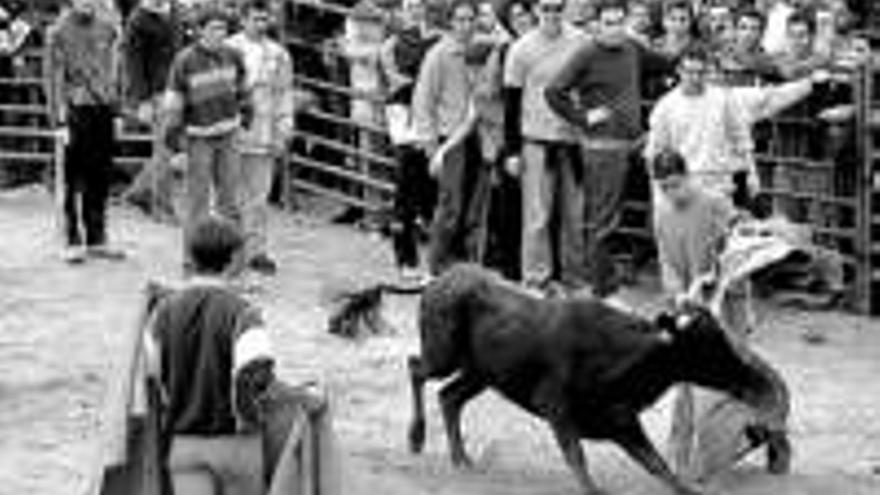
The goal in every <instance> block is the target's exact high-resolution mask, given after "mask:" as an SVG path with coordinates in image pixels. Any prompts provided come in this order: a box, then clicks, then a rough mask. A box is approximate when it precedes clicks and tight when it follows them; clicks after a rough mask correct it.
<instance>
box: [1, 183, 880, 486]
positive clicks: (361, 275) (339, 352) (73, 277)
mask: <svg viewBox="0 0 880 495" xmlns="http://www.w3.org/2000/svg"><path fill="white" fill-rule="evenodd" d="M51 211H52V210H51V203H50V199H49V197H48V196H47V195H46V194H45V193H43V192H42V191H40V190H37V189H24V190H16V191H5V192H3V193H0V495H6V494H9V495H12V494H16V495H18V494H23V493H27V494H28V495H58V494H62V493H63V494H80V493H83V489H84V487H85V484H86V483H87V481H88V478H89V476H90V475H91V474H92V473H91V471H92V465H93V462H92V459H93V454H94V448H95V447H94V445H95V435H96V431H97V412H98V410H99V407H100V405H101V402H102V398H103V396H104V393H105V389H106V384H107V382H108V376H107V373H108V370H109V369H110V365H111V363H112V362H113V359H114V357H115V354H114V352H115V351H116V350H117V349H118V348H119V346H120V343H121V336H122V334H123V332H124V331H126V330H127V329H128V328H130V326H131V325H132V320H133V318H134V316H135V312H136V305H137V303H138V301H139V299H138V291H139V289H140V288H141V287H142V286H143V284H144V282H145V280H147V279H148V278H150V277H158V278H173V277H175V276H176V274H177V268H178V255H179V252H180V249H179V245H178V242H179V236H178V234H177V232H176V230H175V229H172V228H171V227H168V226H163V225H157V224H154V223H150V222H148V221H146V220H144V219H143V218H141V217H139V216H138V215H136V214H134V213H130V212H126V211H120V210H114V211H113V212H112V217H111V226H112V235H113V237H114V238H115V239H116V240H117V241H119V242H120V243H121V244H122V245H123V246H124V247H126V248H127V249H128V250H129V251H130V252H131V254H132V257H131V259H130V260H129V261H127V262H126V263H123V264H110V263H93V264H87V265H85V266H81V267H68V266H65V265H64V264H63V263H61V262H60V261H59V259H58V247H57V246H58V242H57V238H58V237H57V234H56V230H55V228H54V226H53V222H52V217H51ZM272 230H273V252H274V253H276V254H277V255H278V257H279V259H280V262H281V264H282V269H281V271H280V273H279V274H278V276H276V277H275V278H272V279H264V280H262V281H261V283H262V284H263V287H264V290H263V291H262V292H261V293H260V294H259V295H257V296H256V298H257V299H258V300H259V301H260V303H261V304H262V305H263V306H264V308H265V309H266V313H267V317H268V319H269V321H270V323H271V325H272V329H273V332H274V339H275V343H276V346H277V348H278V351H279V353H280V359H281V372H282V374H283V377H284V378H285V379H288V380H292V381H296V380H300V379H306V378H318V379H319V380H321V381H323V383H324V384H325V385H326V386H327V387H328V388H329V390H330V392H331V395H332V398H333V404H334V408H335V411H336V426H337V429H338V432H339V435H340V439H341V444H342V447H343V448H344V450H345V453H346V456H345V457H346V459H345V461H346V462H345V472H346V487H347V489H346V493H347V494H370V495H372V494H387V495H422V494H425V495H427V494H443V495H447V494H448V495H453V494H454V495H477V494H486V495H501V494H505V495H517V494H553V495H556V494H559V495H562V494H574V493H576V492H577V490H576V487H575V484H574V482H573V480H572V479H571V477H570V476H569V475H568V473H567V471H566V470H565V469H564V467H563V465H562V461H561V458H560V456H559V454H558V452H557V450H556V448H555V446H554V444H553V442H552V439H551V438H550V434H549V432H548V431H547V430H546V429H545V428H544V427H543V426H542V425H541V424H540V423H538V422H537V421H535V420H534V419H532V418H530V417H529V416H527V415H526V414H524V413H523V412H521V411H519V410H517V409H516V408H514V407H513V406H511V405H510V404H507V403H505V402H503V401H502V400H499V398H498V397H497V396H494V395H492V394H486V395H485V396H483V397H480V398H479V399H478V400H476V401H474V402H473V403H472V404H471V405H470V406H469V408H468V409H467V410H466V412H465V421H464V423H465V424H464V429H465V435H466V437H467V442H468V446H469V448H470V451H471V453H472V454H473V456H474V458H475V460H476V461H477V467H476V468H475V469H474V470H473V471H457V470H455V469H453V468H452V467H451V466H450V463H449V461H448V459H447V456H446V444H445V440H444V438H443V436H442V434H441V424H440V419H439V417H438V415H437V408H436V402H435V401H434V400H433V395H431V396H430V397H431V400H429V405H430V409H429V430H428V443H427V449H426V453H425V454H423V455H421V456H411V455H409V454H408V453H407V451H406V446H405V431H406V426H407V423H408V420H409V414H410V407H409V393H408V382H407V379H406V374H405V370H404V358H405V356H406V355H407V354H408V353H410V352H412V351H413V350H414V349H415V348H416V346H417V339H416V333H415V327H414V319H413V318H414V304H413V303H414V301H413V300H412V299H406V298H392V299H391V300H389V301H388V303H387V304H386V308H385V313H386V315H387V316H388V318H389V319H390V320H391V321H392V322H393V323H394V324H395V325H396V327H397V328H398V329H399V334H398V335H395V336H388V337H382V338H375V339H371V340H369V341H366V342H364V343H352V342H347V341H341V340H339V339H336V338H334V337H332V336H329V335H327V334H326V332H325V320H326V309H327V308H326V306H325V304H324V300H325V296H326V294H327V292H328V290H331V289H332V288H333V287H339V286H340V285H344V284H346V283H347V281H351V280H357V279H379V278H382V277H390V276H391V275H392V273H393V271H392V266H391V255H390V249H389V248H388V246H387V243H386V242H384V241H382V240H381V239H378V238H375V237H372V236H369V235H366V234H364V233H361V232H357V231H355V230H352V229H349V228H343V227H335V226H328V225H326V223H325V222H323V221H321V220H320V219H318V218H316V217H314V216H305V215H301V214H300V215H281V214H278V215H276V216H275V217H274V218H273V223H272ZM655 294H656V291H655V290H652V289H651V287H650V284H643V286H642V287H640V288H639V289H637V290H630V291H628V292H627V294H626V298H627V299H628V300H629V301H630V302H631V303H632V304H634V305H636V306H637V307H638V308H639V310H640V311H645V312H646V313H651V311H652V310H653V308H654V302H653V301H654V300H655V299H656V298H655V297H654V295H655ZM760 315H761V318H762V322H763V324H762V325H761V330H760V332H759V335H758V336H757V340H756V343H757V346H758V347H759V348H760V350H761V351H762V352H763V353H765V354H766V355H767V356H768V357H770V358H771V359H772V361H773V362H775V363H776V364H777V365H778V366H779V367H780V369H781V370H782V371H783V372H784V374H785V376H786V377H787V379H788V380H789V382H790V385H791V387H792V389H793V393H794V400H795V404H794V418H793V424H792V430H793V439H794V442H795V448H796V459H795V464H794V474H792V475H791V476H788V477H783V478H772V477H768V476H766V475H763V474H761V473H760V472H759V471H758V470H757V466H758V464H757V461H760V459H757V460H750V461H749V462H746V464H745V465H744V466H743V467H742V468H741V469H738V470H737V471H736V472H734V473H731V474H729V475H726V476H724V477H722V478H720V479H718V480H717V481H716V482H715V483H714V484H713V486H712V487H711V491H710V492H711V493H719V494H720V493H728V494H755V495H758V494H768V495H769V494H792V495H794V494H798V495H800V494H805V495H813V494H815V495H820V494H821V495H827V494H843V495H850V494H852V495H856V494H866V495H867V494H877V493H880V321H877V320H874V321H870V320H867V319H861V318H855V317H852V316H846V315H839V314H803V313H796V312H790V311H781V310H777V309H774V310H771V309H768V308H760ZM808 328H814V329H817V330H821V331H823V332H824V333H825V334H826V335H827V336H828V342H827V343H826V344H825V345H821V346H812V345H808V344H806V343H804V342H803V341H802V340H801V338H800V336H801V334H802V333H803V332H804V331H805V330H807V329H808ZM434 390H436V386H434V387H431V388H430V389H429V391H434ZM645 419H646V421H647V423H648V424H649V430H650V433H651V435H652V436H653V437H654V438H655V439H657V441H658V442H661V445H662V442H663V441H664V439H665V434H666V430H667V425H668V399H664V400H663V401H661V404H659V405H658V406H657V407H656V408H654V409H653V410H651V411H649V412H648V413H646V414H645ZM586 448H587V453H588V456H589V458H590V461H591V467H592V470H593V472H594V474H595V476H596V478H597V480H598V481H599V482H600V483H601V484H602V485H603V486H605V487H607V488H608V489H609V491H610V492H611V493H621V494H623V493H627V494H634V495H637V494H655V493H657V494H662V493H667V492H666V491H665V489H664V488H663V487H661V486H660V485H659V484H657V483H656V482H655V481H653V480H652V479H650V478H649V477H648V476H647V475H645V474H644V473H642V472H641V470H640V469H638V468H637V467H636V466H635V465H633V464H632V463H631V462H630V461H629V460H627V459H626V458H625V457H624V456H623V455H622V454H621V453H620V452H619V451H618V450H617V449H616V448H614V447H613V446H608V445H586Z"/></svg>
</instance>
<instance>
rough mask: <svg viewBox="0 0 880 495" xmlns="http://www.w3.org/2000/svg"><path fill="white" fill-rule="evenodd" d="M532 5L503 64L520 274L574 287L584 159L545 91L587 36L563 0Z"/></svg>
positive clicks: (538, 282) (546, 285)
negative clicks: (533, 22) (534, 17)
mask: <svg viewBox="0 0 880 495" xmlns="http://www.w3.org/2000/svg"><path fill="white" fill-rule="evenodd" d="M537 11H538V27H537V29H533V30H532V31H529V32H528V33H526V34H525V35H524V36H523V37H522V38H520V39H519V40H517V41H516V42H514V43H513V45H512V46H511V47H510V51H509V53H508V56H507V61H506V63H505V71H504V88H505V89H504V92H505V113H506V118H505V124H506V127H507V129H506V132H505V134H506V141H507V145H508V153H509V154H510V158H509V159H508V165H509V168H511V169H513V170H514V171H517V170H516V169H521V170H519V171H518V172H519V174H520V177H521V180H520V182H521V187H522V197H523V231H522V254H521V257H522V259H521V263H522V265H521V266H522V279H523V281H524V282H525V284H526V285H528V286H530V287H533V288H537V289H541V290H546V289H550V288H551V285H552V284H551V283H560V282H561V283H562V284H563V285H565V286H567V288H569V289H577V288H579V286H581V285H583V284H584V283H585V282H586V280H585V278H586V277H585V274H584V268H585V266H584V265H585V262H586V260H585V258H584V252H583V251H584V249H583V225H582V224H583V210H584V189H583V165H582V163H581V157H580V150H579V148H578V144H577V136H576V134H575V130H574V128H573V127H572V126H571V124H569V123H568V122H566V121H565V120H564V119H562V118H561V117H559V116H558V115H557V114H556V113H555V112H553V110H551V109H550V107H549V105H548V104H547V100H546V99H545V98H544V91H545V90H546V89H547V86H548V85H549V84H550V82H551V81H552V80H553V78H554V77H555V76H556V74H557V73H558V72H559V71H560V70H561V69H562V67H563V65H564V64H565V63H566V62H567V61H568V57H569V56H570V55H571V53H572V52H573V51H574V50H576V49H577V48H579V46H580V45H581V44H583V43H585V42H586V39H585V36H584V34H583V33H582V32H581V31H580V30H579V29H577V28H575V27H573V26H571V25H569V24H568V23H567V22H565V21H564V20H563V13H564V11H565V0H539V2H538V4H537ZM520 161H521V162H522V163H521V164H520ZM520 165H521V166H520ZM554 210H556V211H554ZM557 216H558V218H559V220H560V221H559V224H560V225H559V229H558V230H557V232H556V234H557V236H558V239H555V238H554V232H553V229H552V228H551V223H552V222H551V220H552V219H553V218H554V217H557Z"/></svg>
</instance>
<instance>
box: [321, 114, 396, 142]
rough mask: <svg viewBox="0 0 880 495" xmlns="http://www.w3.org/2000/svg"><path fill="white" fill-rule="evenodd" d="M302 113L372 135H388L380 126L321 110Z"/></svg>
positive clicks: (386, 130)
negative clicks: (371, 133) (368, 132)
mask: <svg viewBox="0 0 880 495" xmlns="http://www.w3.org/2000/svg"><path fill="white" fill-rule="evenodd" d="M304 113H306V114H309V115H311V116H313V117H317V118H319V119H322V120H326V121H327V122H330V123H333V124H338V125H344V126H349V127H353V128H357V129H362V130H365V131H370V132H373V133H375V134H377V135H380V136H387V135H388V129H386V128H384V127H381V126H378V125H375V124H365V123H363V122H358V121H356V120H352V119H350V118H348V117H341V116H339V115H334V114H332V113H327V112H324V111H321V110H314V109H309V110H307V111H305V112H304Z"/></svg>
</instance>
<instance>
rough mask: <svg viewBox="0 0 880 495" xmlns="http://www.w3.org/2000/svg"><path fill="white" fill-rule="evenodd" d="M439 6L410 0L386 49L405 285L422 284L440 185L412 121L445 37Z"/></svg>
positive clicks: (398, 252) (397, 253)
mask: <svg viewBox="0 0 880 495" xmlns="http://www.w3.org/2000/svg"><path fill="white" fill-rule="evenodd" d="M444 14H445V13H444V12H443V6H442V5H441V4H440V3H439V2H431V1H428V2H426V1H424V0H407V1H406V2H404V4H403V9H402V11H401V12H400V19H399V20H400V26H399V29H398V30H397V31H396V32H394V33H393V34H392V35H391V36H389V37H388V39H387V40H386V41H385V43H384V44H383V46H382V53H381V68H382V75H383V77H384V84H385V87H386V88H387V101H386V105H385V122H386V124H387V125H388V134H389V137H390V139H391V145H392V147H393V150H394V157H395V160H396V161H397V175H396V177H395V180H396V188H395V192H394V217H395V218H394V222H393V224H392V228H391V236H392V244H393V248H394V257H395V262H396V264H397V267H398V269H399V271H400V277H401V279H402V280H403V281H405V282H408V281H420V280H422V279H423V278H424V276H425V274H424V273H423V272H422V270H421V269H420V268H419V267H420V264H421V262H420V257H419V240H420V238H421V237H422V235H423V234H424V233H425V232H427V228H428V225H429V224H430V222H431V218H432V216H433V214H434V206H435V204H436V201H437V186H436V183H435V182H434V181H433V179H431V177H430V176H429V175H428V157H427V156H426V155H425V152H424V150H423V149H421V147H420V146H419V142H418V136H417V135H416V133H415V130H414V127H413V123H412V111H411V108H412V107H411V104H412V97H413V88H414V87H415V80H416V77H418V74H419V67H420V66H421V64H422V61H423V60H424V58H425V54H426V53H427V52H428V50H429V49H430V48H431V47H432V46H433V45H434V43H436V42H437V40H438V39H439V38H440V36H441V33H440V31H439V24H440V23H441V22H442V20H443V16H444Z"/></svg>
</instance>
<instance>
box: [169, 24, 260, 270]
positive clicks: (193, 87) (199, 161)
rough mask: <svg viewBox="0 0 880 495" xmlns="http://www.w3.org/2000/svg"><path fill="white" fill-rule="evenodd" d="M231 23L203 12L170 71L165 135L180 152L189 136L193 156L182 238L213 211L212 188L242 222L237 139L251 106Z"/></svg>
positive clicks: (226, 211)
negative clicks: (194, 37)
mask: <svg viewBox="0 0 880 495" xmlns="http://www.w3.org/2000/svg"><path fill="white" fill-rule="evenodd" d="M228 22H229V21H228V20H227V19H226V17H225V16H224V14H223V13H221V12H219V11H216V10H206V11H205V12H204V13H202V16H201V17H200V18H199V21H198V29H199V33H198V36H199V39H198V41H196V42H195V43H194V44H193V45H191V46H189V47H188V48H186V49H184V50H183V51H182V52H180V53H179V54H178V55H177V57H176V58H175V59H174V62H173V63H172V66H171V72H170V75H169V81H168V92H167V95H166V96H167V101H166V105H167V109H168V114H169V123H168V126H167V128H168V132H167V136H166V138H167V140H168V141H169V142H168V145H169V147H171V148H172V149H176V150H180V149H181V143H180V139H181V138H182V137H185V138H186V153H187V156H188V159H189V160H188V164H187V171H186V204H185V212H184V227H183V228H184V237H187V236H188V235H189V233H190V231H191V230H192V227H193V226H194V225H195V224H196V222H198V221H199V220H201V219H204V218H205V217H206V216H208V214H209V213H210V206H211V191H212V190H213V191H214V193H215V194H216V207H217V210H218V213H219V214H220V215H222V216H224V217H226V218H228V219H230V220H232V221H233V222H235V223H240V222H241V221H242V218H241V211H240V206H239V200H238V197H239V190H238V187H239V186H238V183H239V181H240V180H241V163H240V157H239V154H238V149H237V147H236V139H237V137H238V135H239V132H240V131H241V130H242V128H247V127H248V126H249V124H250V122H249V121H250V118H251V113H252V105H251V98H250V94H249V92H248V90H247V79H246V71H245V64H244V61H243V60H242V57H241V55H240V54H239V53H238V52H237V51H236V50H234V49H233V48H230V47H229V46H227V45H226V44H225V39H226V36H227V31H228ZM185 258H186V255H185ZM188 261H189V260H188V259H185V261H184V269H185V270H186V269H187V266H188V265H189V263H188Z"/></svg>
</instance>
